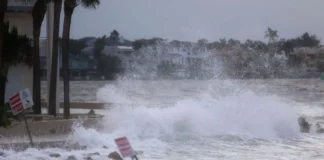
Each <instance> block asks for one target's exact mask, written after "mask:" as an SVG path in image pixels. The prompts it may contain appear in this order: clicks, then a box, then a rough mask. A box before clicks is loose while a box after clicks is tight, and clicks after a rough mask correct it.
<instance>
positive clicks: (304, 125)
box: [298, 117, 311, 133]
mask: <svg viewBox="0 0 324 160" xmlns="http://www.w3.org/2000/svg"><path fill="white" fill-rule="evenodd" d="M298 123H299V127H300V132H303V133H309V131H310V127H311V124H309V123H308V122H307V121H306V118H305V117H299V118H298Z"/></svg>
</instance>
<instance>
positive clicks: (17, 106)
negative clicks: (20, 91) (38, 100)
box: [12, 102, 23, 111]
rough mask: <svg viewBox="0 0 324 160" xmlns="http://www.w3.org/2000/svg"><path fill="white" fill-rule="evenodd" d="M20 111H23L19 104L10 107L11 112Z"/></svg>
mask: <svg viewBox="0 0 324 160" xmlns="http://www.w3.org/2000/svg"><path fill="white" fill-rule="evenodd" d="M21 109H23V104H22V103H21V102H20V103H18V104H16V105H14V106H13V107H12V110H14V111H19V110H21Z"/></svg>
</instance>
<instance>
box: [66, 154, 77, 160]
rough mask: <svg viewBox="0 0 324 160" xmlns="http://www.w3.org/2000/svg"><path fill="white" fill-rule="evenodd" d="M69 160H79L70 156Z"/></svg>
mask: <svg viewBox="0 0 324 160" xmlns="http://www.w3.org/2000/svg"><path fill="white" fill-rule="evenodd" d="M67 160H77V158H76V157H75V156H73V155H72V156H68V158H67Z"/></svg>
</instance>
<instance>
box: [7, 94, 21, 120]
mask: <svg viewBox="0 0 324 160" xmlns="http://www.w3.org/2000/svg"><path fill="white" fill-rule="evenodd" d="M9 103H10V107H11V110H12V113H13V115H17V114H18V113H20V112H21V111H23V110H24V106H23V103H22V102H21V98H20V94H19V93H16V94H15V95H13V96H11V97H10V98H9Z"/></svg>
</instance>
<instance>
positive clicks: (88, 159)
mask: <svg viewBox="0 0 324 160" xmlns="http://www.w3.org/2000/svg"><path fill="white" fill-rule="evenodd" d="M84 159H85V160H93V159H92V158H91V157H90V156H88V157H86V158H84Z"/></svg>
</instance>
